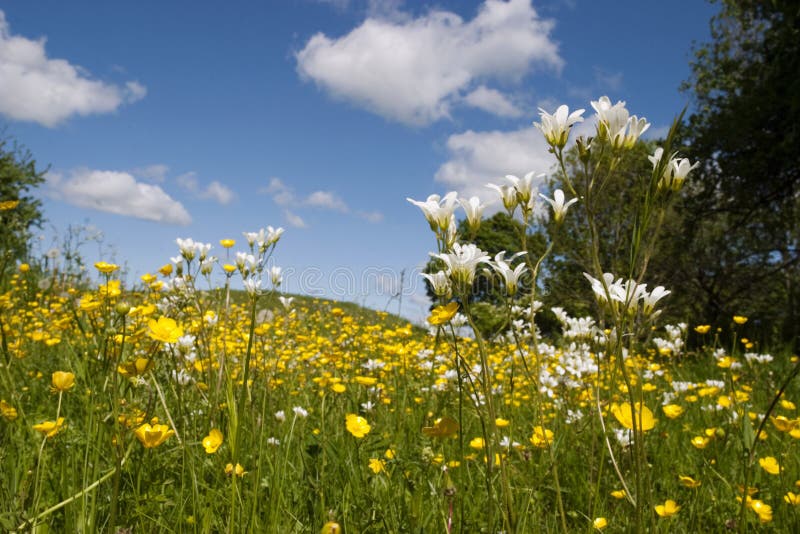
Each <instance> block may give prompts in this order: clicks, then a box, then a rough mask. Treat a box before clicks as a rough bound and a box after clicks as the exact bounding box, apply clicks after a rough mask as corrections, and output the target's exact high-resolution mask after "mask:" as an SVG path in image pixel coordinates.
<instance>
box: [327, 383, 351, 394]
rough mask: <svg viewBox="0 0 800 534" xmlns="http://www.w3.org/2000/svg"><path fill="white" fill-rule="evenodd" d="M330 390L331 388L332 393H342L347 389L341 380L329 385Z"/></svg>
mask: <svg viewBox="0 0 800 534" xmlns="http://www.w3.org/2000/svg"><path fill="white" fill-rule="evenodd" d="M331 390H333V392H334V393H344V392H345V391H347V386H345V385H344V384H342V383H341V382H337V383H335V384H333V385H332V386H331Z"/></svg>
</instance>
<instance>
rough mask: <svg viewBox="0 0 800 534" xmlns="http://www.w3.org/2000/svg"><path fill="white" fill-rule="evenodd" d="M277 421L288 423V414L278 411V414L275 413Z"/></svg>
mask: <svg viewBox="0 0 800 534" xmlns="http://www.w3.org/2000/svg"><path fill="white" fill-rule="evenodd" d="M275 419H277V420H278V421H280V422H281V423H283V422H284V421H286V413H284V411H283V410H278V411H277V412H275Z"/></svg>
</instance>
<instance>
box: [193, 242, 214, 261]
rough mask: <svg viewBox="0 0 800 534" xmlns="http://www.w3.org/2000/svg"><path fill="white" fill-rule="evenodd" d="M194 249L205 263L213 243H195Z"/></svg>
mask: <svg viewBox="0 0 800 534" xmlns="http://www.w3.org/2000/svg"><path fill="white" fill-rule="evenodd" d="M194 249H195V250H196V251H197V255H198V256H199V257H200V261H203V260H205V259H206V257H207V256H208V253H209V252H210V251H211V243H195V244H194Z"/></svg>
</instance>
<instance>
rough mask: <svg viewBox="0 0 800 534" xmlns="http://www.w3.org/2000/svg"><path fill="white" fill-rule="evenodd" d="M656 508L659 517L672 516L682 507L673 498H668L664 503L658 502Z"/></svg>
mask: <svg viewBox="0 0 800 534" xmlns="http://www.w3.org/2000/svg"><path fill="white" fill-rule="evenodd" d="M655 509H656V513H657V514H658V516H659V517H670V516H673V515H675V514H677V513H678V511H679V510H680V509H681V507H680V506H679V505H678V504H677V503H676V502H675V501H673V500H672V499H667V500H666V502H665V503H664V504H657V505H656V506H655Z"/></svg>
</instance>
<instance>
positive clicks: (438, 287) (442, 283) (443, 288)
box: [422, 271, 452, 299]
mask: <svg viewBox="0 0 800 534" xmlns="http://www.w3.org/2000/svg"><path fill="white" fill-rule="evenodd" d="M422 277H423V278H425V279H426V280H427V281H428V282H429V283H430V285H431V289H433V294H434V295H436V296H437V297H443V298H446V299H448V298H450V296H451V295H452V289H451V287H450V279H449V278H448V277H447V273H446V272H444V271H439V272H436V273H433V274H428V273H422Z"/></svg>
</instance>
